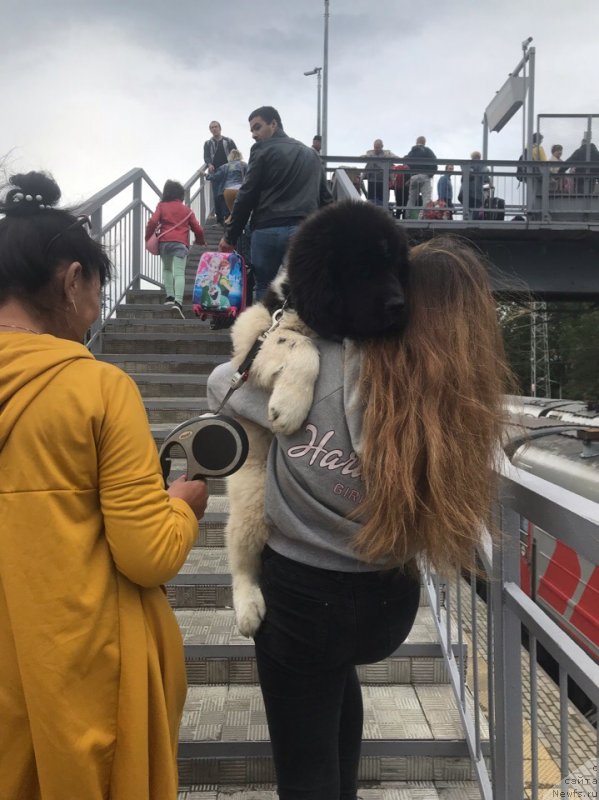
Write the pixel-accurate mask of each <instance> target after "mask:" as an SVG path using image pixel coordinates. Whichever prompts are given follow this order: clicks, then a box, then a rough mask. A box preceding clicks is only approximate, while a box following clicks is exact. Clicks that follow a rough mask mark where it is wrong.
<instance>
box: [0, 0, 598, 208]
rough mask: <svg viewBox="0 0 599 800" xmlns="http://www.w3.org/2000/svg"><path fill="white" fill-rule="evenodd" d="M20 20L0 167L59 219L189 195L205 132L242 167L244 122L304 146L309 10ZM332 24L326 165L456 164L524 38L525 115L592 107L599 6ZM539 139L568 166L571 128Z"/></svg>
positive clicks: (61, 9) (6, 60)
mask: <svg viewBox="0 0 599 800" xmlns="http://www.w3.org/2000/svg"><path fill="white" fill-rule="evenodd" d="M33 5H34V4H33V3H32V2H26V0H24V1H23V2H21V3H19V4H14V6H11V8H10V9H7V10H6V11H3V22H4V27H5V31H6V33H5V37H4V42H3V49H2V52H0V68H1V70H2V72H1V74H2V76H3V106H4V109H5V114H4V118H3V123H2V126H0V154H3V153H7V152H9V151H10V150H14V155H13V157H12V164H13V165H14V166H15V168H19V169H31V168H47V169H49V170H50V171H52V172H54V174H55V175H56V177H57V179H58V180H59V182H60V183H61V185H62V186H63V189H64V194H65V196H66V197H67V198H68V199H69V200H71V201H76V200H79V199H81V198H83V197H85V196H88V195H90V194H92V193H93V192H95V191H97V190H98V189H100V188H102V187H103V186H104V185H106V184H108V183H109V182H110V181H112V180H114V179H115V178H116V177H118V176H119V175H120V174H123V173H124V172H126V171H128V170H129V169H130V168H132V167H134V166H141V167H144V168H145V169H146V171H147V172H148V173H149V174H150V176H151V177H152V178H153V179H154V180H155V181H156V182H157V183H159V184H160V183H161V182H162V181H163V180H164V179H166V178H167V177H173V178H177V179H179V180H185V179H186V178H187V177H188V176H190V175H191V174H192V173H193V172H194V170H195V169H197V167H199V166H200V164H201V160H202V145H203V142H204V140H205V139H206V138H207V137H208V136H209V132H208V123H209V121H210V120H211V119H214V118H216V119H218V120H220V122H221V123H222V125H223V131H224V133H225V134H227V135H228V136H232V137H233V138H234V139H235V141H236V143H237V144H238V146H239V147H240V149H241V150H242V151H243V153H244V155H246V156H247V155H248V153H249V149H250V146H251V144H252V141H251V138H250V136H249V131H248V126H247V115H248V113H249V112H250V111H251V110H252V109H253V108H255V107H257V106H260V105H263V104H272V105H275V106H276V107H277V108H278V109H279V111H280V112H281V115H282V117H283V121H284V124H285V128H286V130H287V131H288V133H289V134H290V135H292V136H295V137H296V138H299V139H301V140H302V141H306V142H310V141H311V139H312V135H313V134H314V132H315V129H316V78H315V77H305V76H304V75H303V73H304V71H306V70H309V69H312V68H313V67H314V66H321V65H322V63H323V62H322V59H323V11H324V3H323V2H322V0H302V2H297V0H253V1H252V2H251V3H248V2H247V0H229V2H228V3H226V4H224V3H215V2H210V3H209V2H206V1H205V0H202V2H197V0H179V1H178V2H177V1H176V0H175V2H172V3H171V4H169V6H168V7H167V8H165V6H164V3H163V2H162V0H160V2H159V0H144V3H130V4H125V3H122V2H121V1H120V0H119V1H118V2H116V1H113V0H104V2H102V3H97V2H83V1H82V0H79V2H75V0H54V2H53V3H52V4H49V3H41V4H35V5H36V8H35V9H34V8H33ZM330 12H331V15H330V51H329V59H330V60H329V152H330V153H334V154H337V155H340V156H342V155H349V154H355V155H359V154H360V153H363V152H364V151H365V150H366V149H367V148H369V147H371V146H372V141H373V139H374V138H377V137H381V138H382V139H383V140H384V142H385V146H386V147H388V148H390V149H392V150H393V151H395V152H396V153H398V154H399V155H402V154H404V153H406V152H407V150H408V149H409V148H410V146H411V145H412V144H413V142H414V140H415V138H416V136H418V135H419V134H424V135H426V136H427V138H428V140H429V143H430V145H431V147H432V148H433V149H434V150H435V152H436V153H437V155H438V156H439V157H447V158H459V157H468V154H469V153H470V151H471V150H473V149H475V148H479V149H480V147H481V143H482V126H481V119H482V114H483V111H484V109H485V107H486V106H487V105H488V103H489V102H490V101H491V99H492V97H493V95H494V93H495V91H496V90H497V89H499V88H500V86H501V85H502V84H503V82H504V81H505V79H506V77H507V75H508V73H509V72H510V71H511V70H512V69H513V68H514V66H515V65H516V63H517V61H518V60H519V58H520V56H521V41H522V40H523V39H525V38H526V37H527V36H528V35H532V36H534V37H535V38H534V42H533V45H534V46H535V47H536V48H537V81H536V109H537V111H542V112H585V111H588V110H589V108H592V107H593V103H594V95H593V93H592V91H591V89H590V87H593V86H595V85H597V84H598V83H599V64H598V62H597V59H596V55H595V53H596V43H595V37H596V34H595V31H596V30H597V25H598V24H599V4H590V3H588V2H587V0H571V2H570V3H569V4H568V7H567V9H565V8H564V7H563V4H562V3H559V4H558V2H557V0H545V2H540V1H539V0H527V2H526V4H523V3H522V2H521V0H519V1H518V2H517V1H516V0H502V3H501V4H490V3H480V2H475V1H474V0H453V1H452V3H447V2H436V3H434V4H428V5H422V4H421V5H416V4H412V3H411V4H408V3H400V2H398V0H378V2H377V3H376V4H373V3H371V2H368V1H367V0H351V2H350V1H349V0H331V2H330ZM544 124H547V126H548V127H546V128H544V130H546V131H547V136H546V140H545V144H547V145H548V146H550V144H551V143H552V140H553V139H554V138H555V139H556V141H561V142H562V143H563V144H564V146H565V149H566V155H567V154H568V152H569V151H570V149H573V148H574V147H575V146H576V145H577V144H578V142H579V139H580V138H581V135H582V128H581V127H580V125H579V124H578V122H574V123H571V122H566V121H563V122H558V121H552V122H546V123H544ZM549 139H551V141H549ZM521 140H522V127H521V115H518V117H517V118H515V119H514V120H512V122H510V123H509V125H508V126H507V127H506V128H505V129H504V131H502V132H501V133H500V134H498V135H497V134H492V135H491V137H490V145H489V153H490V156H491V157H495V158H516V157H517V156H518V155H519V154H520V151H521Z"/></svg>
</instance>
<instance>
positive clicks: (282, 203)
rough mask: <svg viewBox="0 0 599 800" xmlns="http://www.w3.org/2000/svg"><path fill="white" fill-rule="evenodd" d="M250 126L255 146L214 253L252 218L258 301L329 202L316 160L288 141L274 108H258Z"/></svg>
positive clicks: (313, 154) (225, 248) (226, 248)
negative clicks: (304, 226) (302, 229)
mask: <svg viewBox="0 0 599 800" xmlns="http://www.w3.org/2000/svg"><path fill="white" fill-rule="evenodd" d="M249 122H250V133H251V134H252V138H253V139H254V141H255V142H256V144H255V145H254V146H253V147H252V149H251V151H250V158H249V161H248V168H247V172H246V175H245V180H244V182H243V185H242V187H241V189H240V190H239V192H238V194H237V198H236V200H235V205H234V206H233V211H232V212H231V218H230V222H229V223H228V225H227V227H226V230H225V235H224V236H223V238H222V239H221V240H220V244H219V250H222V251H231V250H233V246H234V245H235V243H236V242H237V239H238V238H239V236H240V235H241V233H242V231H243V229H244V227H245V225H246V223H247V221H248V219H249V217H250V214H251V215H252V220H251V225H252V244H251V262H252V267H253V269H254V274H255V277H256V299H257V300H259V299H260V298H261V297H263V296H264V294H265V292H266V289H267V287H268V284H269V283H270V282H271V280H272V279H273V278H274V277H275V275H276V274H277V272H278V270H279V267H280V266H281V263H282V261H283V257H284V255H285V251H286V250H287V245H288V243H289V239H290V238H291V236H292V235H293V233H294V232H295V230H296V228H297V226H298V225H299V223H300V222H301V221H302V220H303V219H305V217H307V216H308V214H311V213H312V211H316V209H317V208H319V207H320V206H324V205H327V204H328V203H331V202H332V200H333V197H332V195H331V193H330V191H329V189H328V187H327V184H326V179H325V175H324V171H323V169H322V165H321V162H320V158H319V157H318V154H317V153H316V151H315V150H313V149H312V148H311V147H306V145H305V144H302V143H301V142H298V141H297V140H296V139H291V138H290V137H289V136H287V134H286V133H285V132H284V130H283V124H282V122H281V117H280V116H279V112H278V111H277V110H276V109H275V108H273V107H272V106H262V107H261V108H257V109H256V110H255V111H252V113H251V114H250V116H249Z"/></svg>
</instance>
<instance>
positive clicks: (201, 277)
mask: <svg viewBox="0 0 599 800" xmlns="http://www.w3.org/2000/svg"><path fill="white" fill-rule="evenodd" d="M192 303H193V311H194V314H195V315H196V317H200V319H207V318H208V317H211V318H212V319H214V320H225V319H227V320H235V319H236V318H237V317H238V316H239V314H241V312H242V311H243V310H244V309H245V307H246V304H247V271H246V267H245V263H244V261H243V258H242V257H241V256H240V254H239V253H203V254H202V257H201V258H200V263H199V264H198V270H197V272H196V277H195V282H194V286H193V298H192Z"/></svg>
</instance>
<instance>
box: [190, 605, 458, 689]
mask: <svg viewBox="0 0 599 800" xmlns="http://www.w3.org/2000/svg"><path fill="white" fill-rule="evenodd" d="M175 616H176V618H177V622H178V624H179V627H180V628H181V633H182V635H183V644H184V649H185V664H186V669H187V679H188V681H189V683H190V685H197V684H203V685H207V684H256V683H257V682H258V675H257V671H256V660H255V653H254V644H253V641H252V640H251V639H246V638H245V637H244V636H242V635H241V634H240V633H239V632H238V630H237V627H236V624H235V614H234V612H233V610H232V609H216V608H194V609H191V608H177V609H175ZM454 653H455V656H456V658H458V659H459V655H460V650H459V648H458V647H457V646H456V647H455V648H454ZM462 656H463V658H464V664H465V665H467V651H466V648H465V647H464V648H463V649H462ZM358 672H359V675H360V679H361V680H362V682H363V683H368V684H384V685H390V684H409V683H413V684H421V683H426V684H444V683H447V681H448V674H447V671H446V668H445V662H444V660H443V653H442V651H441V645H440V644H439V640H438V637H437V631H436V628H435V625H434V622H433V619H432V616H431V613H430V611H429V609H428V607H421V608H420V609H419V610H418V614H417V615H416V621H415V622H414V626H413V628H412V630H411V631H410V634H409V636H408V638H407V639H406V641H405V642H404V643H403V644H402V645H400V647H399V648H398V649H397V650H396V651H395V653H394V654H393V655H392V656H390V657H389V658H387V659H385V660H384V661H381V662H379V663H377V664H367V665H364V666H360V667H359V670H358Z"/></svg>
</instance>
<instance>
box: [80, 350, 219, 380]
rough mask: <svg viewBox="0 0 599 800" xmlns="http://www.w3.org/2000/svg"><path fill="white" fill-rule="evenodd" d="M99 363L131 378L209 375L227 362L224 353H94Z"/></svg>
mask: <svg viewBox="0 0 599 800" xmlns="http://www.w3.org/2000/svg"><path fill="white" fill-rule="evenodd" d="M94 355H95V357H96V358H97V359H98V360H99V361H106V362H108V363H109V364H115V365H116V366H117V367H120V369H122V370H124V371H125V372H127V373H128V374H129V375H131V376H133V375H134V374H136V373H140V372H142V373H147V372H156V373H159V372H168V373H172V374H180V375H188V374H190V373H191V374H197V375H209V374H210V373H211V372H212V370H213V369H214V367H216V366H217V364H224V363H225V361H228V360H229V356H228V355H227V354H226V353H203V352H201V351H199V352H196V353H170V354H168V353H167V354H165V353H139V352H132V351H130V352H124V353H94Z"/></svg>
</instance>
